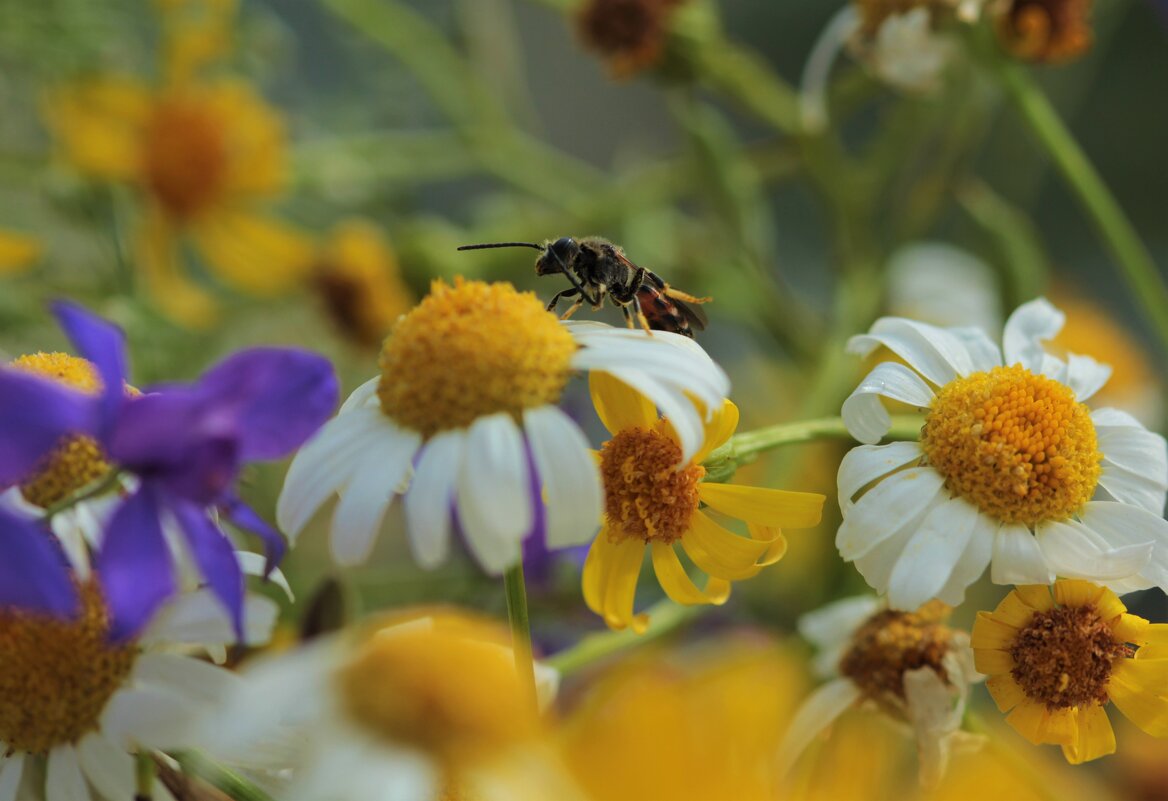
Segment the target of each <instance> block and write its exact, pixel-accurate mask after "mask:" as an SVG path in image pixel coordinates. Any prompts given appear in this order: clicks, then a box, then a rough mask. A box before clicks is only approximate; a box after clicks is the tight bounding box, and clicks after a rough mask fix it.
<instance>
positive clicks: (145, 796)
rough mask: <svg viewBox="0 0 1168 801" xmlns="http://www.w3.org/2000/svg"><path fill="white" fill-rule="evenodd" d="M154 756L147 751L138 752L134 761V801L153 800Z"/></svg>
mask: <svg viewBox="0 0 1168 801" xmlns="http://www.w3.org/2000/svg"><path fill="white" fill-rule="evenodd" d="M154 773H155V765H154V755H153V754H151V753H150V752H149V751H139V752H138V754H137V757H136V759H135V771H134V774H135V786H136V788H137V790H136V791H135V793H134V801H150V799H152V798H154Z"/></svg>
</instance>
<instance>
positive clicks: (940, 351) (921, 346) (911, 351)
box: [847, 317, 973, 386]
mask: <svg viewBox="0 0 1168 801" xmlns="http://www.w3.org/2000/svg"><path fill="white" fill-rule="evenodd" d="M881 345H883V346H884V347H886V348H888V349H889V350H890V351H892V352H893V353H895V354H896V355H897V356H899V357H900V358H902V359H904V361H905V362H906V363H907V364H908V366H909V367H911V368H912V369H914V370H916V371H917V372H918V373H920V374H921V375H923V376H924V377H925V378H927V379H928V380H929V381H932V382H933V383H934V384H937V385H938V386H940V385H942V384H948V383H949V382H950V381H952V380H953V379H954V378H957V377H958V376H964V375H968V374H969V373H971V372H972V371H973V363H972V361H971V359H970V358H969V353H968V351H966V349H965V346H964V345H963V343H962V342H961V340H960V339H958V338H957V337H955V336H953V334H951V333H950V332H949V331H947V330H945V329H944V328H938V327H937V326H934V325H928V324H926V323H918V322H915V321H913V320H908V319H905V318H903V317H882V318H880V319H879V320H877V321H876V322H875V323H873V324H872V328H871V329H869V331H868V333H867V334H861V335H859V336H854V337H852V338H851V339H849V340H848V345H847V351H848V353H855V354H857V355H859V356H860V357H862V358H867V357H868V356H870V355H872V353H873V352H874V351H876V349H877V348H879V347H880V346H881Z"/></svg>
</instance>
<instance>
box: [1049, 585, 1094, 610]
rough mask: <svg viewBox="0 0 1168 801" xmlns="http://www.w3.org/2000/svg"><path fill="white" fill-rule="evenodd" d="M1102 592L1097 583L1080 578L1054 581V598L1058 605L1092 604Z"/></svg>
mask: <svg viewBox="0 0 1168 801" xmlns="http://www.w3.org/2000/svg"><path fill="white" fill-rule="evenodd" d="M1102 594H1103V588H1102V587H1100V586H1099V585H1097V584H1092V583H1091V582H1089V581H1082V580H1080V579H1064V580H1062V581H1056V582H1055V583H1054V599H1055V601H1057V602H1058V603H1059V605H1060V606H1094V604H1095V601H1097V600H1098V599H1099V597H1100V596H1101V595H1102Z"/></svg>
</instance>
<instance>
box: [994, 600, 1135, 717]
mask: <svg viewBox="0 0 1168 801" xmlns="http://www.w3.org/2000/svg"><path fill="white" fill-rule="evenodd" d="M1010 656H1011V657H1012V658H1013V660H1014V668H1013V670H1012V671H1011V675H1012V676H1013V677H1014V681H1016V682H1018V686H1019V687H1021V688H1022V691H1023V692H1024V693H1026V695H1027V696H1028V697H1029V698H1031V699H1033V700H1035V701H1038V702H1039V703H1042V704H1045V705H1046V707H1047V708H1048V709H1051V710H1055V709H1066V708H1068V707H1073V706H1076V707H1078V706H1085V705H1091V704H1105V703H1107V700H1108V696H1107V682H1108V680H1109V679H1110V678H1111V672H1112V668H1113V666H1114V664H1115V661H1116V660H1117V659H1125V658H1127V657H1129V656H1131V650H1130V649H1129V648H1128V647H1127V645H1126V644H1125V643H1122V642H1117V641H1116V639H1115V635H1114V634H1113V633H1112V630H1111V627H1110V626H1109V625H1107V623H1106V622H1105V621H1104V620H1103V619H1102V618H1101V617H1100V616H1099V613H1098V612H1097V611H1096V610H1095V608H1094V607H1093V606H1060V607H1056V608H1054V609H1051V610H1049V611H1046V612H1036V613H1035V614H1034V616H1033V617H1032V618H1031V619H1030V622H1029V623H1028V624H1027V625H1026V627H1025V628H1023V629H1022V630H1021V631H1019V632H1018V636H1017V637H1015V638H1014V642H1013V643H1012V645H1011V646H1010Z"/></svg>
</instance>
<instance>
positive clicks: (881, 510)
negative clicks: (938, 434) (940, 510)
mask: <svg viewBox="0 0 1168 801" xmlns="http://www.w3.org/2000/svg"><path fill="white" fill-rule="evenodd" d="M942 484H943V480H942V478H941V476H940V474H939V473H938V472H937V471H936V470H934V469H932V468H931V467H914V468H911V469H909V470H902V471H901V472H899V473H893V474H892V475H890V476H889V477H888V478H886V479H884V480H883V481H881V482H880V483H879V484H877V485H876V486H875V487H873V488H872V489H870V490H868V491H867V492H866V493H864V495H863V496H862V497H861V498H860V500H859V501H857V502H856V503H855V505H854V506H853V507H852V509H851V511H850V512H849V513H848V516H847V517H845V518H844V520H843V522H842V523H841V524H840V527H839V531H838V532H837V533H836V538H835V545H836V547H837V548H838V549H839V552H840V556H841V557H843V559H844V561H845V562H851V561H854V560H856V559H859V558H861V557H863V556H864V555H865V554H867V553H868V552H869V551H871V550H872V549H873V548H875V547H876V546H877V545H879V544H880V543H882V542H884V541H885V540H887V539H889V538H891V537H892V536H893V535H894V534H896V533H897V532H898V531H899V530H900V529H898V528H897V526H896V524H895V521H899V520H903V521H908V520H910V519H911V518H913V517H914V516H916V515H917V514H918V513H919V512H920V511H921V510H922V509H924V508H925V507H927V506H928V505H929V504H931V503H932V502H933V500H934V499H935V498H936V497H937V495H938V494H939V493H940V492H941V487H942Z"/></svg>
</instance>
